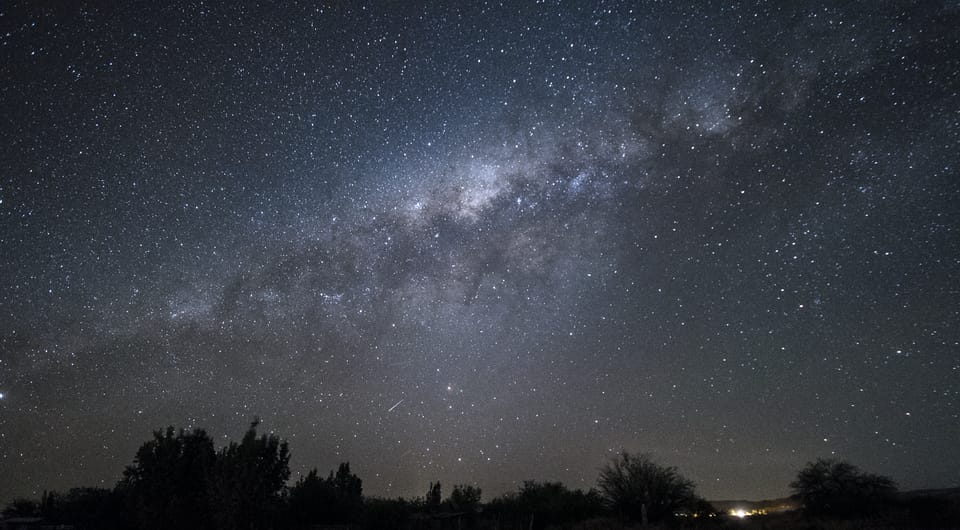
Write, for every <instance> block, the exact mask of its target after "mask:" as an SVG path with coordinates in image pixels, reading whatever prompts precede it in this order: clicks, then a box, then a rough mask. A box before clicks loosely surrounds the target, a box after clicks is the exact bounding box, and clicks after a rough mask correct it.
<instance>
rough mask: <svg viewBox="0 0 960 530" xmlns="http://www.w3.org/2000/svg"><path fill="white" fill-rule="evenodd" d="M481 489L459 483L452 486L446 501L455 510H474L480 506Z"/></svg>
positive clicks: (471, 511)
mask: <svg viewBox="0 0 960 530" xmlns="http://www.w3.org/2000/svg"><path fill="white" fill-rule="evenodd" d="M481 493H482V492H481V490H480V488H478V487H475V486H470V485H467V484H460V485H456V486H454V487H453V491H451V492H450V498H449V499H447V502H448V503H449V504H450V509H451V510H453V511H455V512H470V513H473V512H476V511H477V509H478V508H479V507H480V495H481Z"/></svg>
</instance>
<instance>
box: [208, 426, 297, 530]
mask: <svg viewBox="0 0 960 530" xmlns="http://www.w3.org/2000/svg"><path fill="white" fill-rule="evenodd" d="M259 423H260V422H259V420H254V421H253V423H251V424H250V428H249V429H248V430H247V433H246V434H245V435H244V436H243V440H242V441H241V442H240V443H239V444H238V443H236V442H230V444H229V445H228V446H226V447H224V448H222V449H221V450H220V452H219V453H217V458H216V463H215V465H214V467H213V473H212V478H211V481H210V500H211V515H212V518H213V522H214V525H215V527H216V528H217V529H218V530H239V529H240V528H244V529H249V528H268V527H270V521H271V520H274V519H276V518H278V513H279V512H280V509H281V502H280V501H281V496H280V495H281V492H282V491H283V488H284V485H285V484H286V482H287V479H289V478H290V465H289V464H290V451H289V448H288V446H287V442H281V441H280V438H279V437H277V436H274V435H266V434H264V435H262V436H260V437H259V438H258V437H257V425H259Z"/></svg>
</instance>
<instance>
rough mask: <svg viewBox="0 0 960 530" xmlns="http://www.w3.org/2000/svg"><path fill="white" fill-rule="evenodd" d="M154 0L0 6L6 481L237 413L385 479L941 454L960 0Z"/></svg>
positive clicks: (955, 370)
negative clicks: (636, 462) (631, 457)
mask: <svg viewBox="0 0 960 530" xmlns="http://www.w3.org/2000/svg"><path fill="white" fill-rule="evenodd" d="M163 4H166V3H163V2H158V3H153V4H146V5H141V6H138V7H137V8H136V9H119V8H108V7H106V6H97V5H93V4H85V3H77V4H76V5H70V6H66V5H64V6H58V7H52V6H45V5H37V4H35V3H28V2H11V3H5V4H4V5H3V6H2V7H0V79H2V82H0V108H2V109H4V110H3V112H2V113H0V142H2V145H3V148H2V149H0V501H6V500H9V499H11V498H13V497H17V496H36V495H39V494H40V492H42V491H43V490H45V489H64V488H68V487H71V486H77V485H93V486H96V485H104V486H110V485H112V484H114V483H115V481H116V480H117V479H118V478H119V476H120V473H121V471H122V469H123V466H124V465H125V464H128V463H129V462H130V461H131V459H132V458H133V455H134V453H135V450H136V448H137V447H138V446H139V444H140V443H141V442H143V441H144V440H146V439H147V438H148V437H149V434H150V432H151V431H152V430H153V429H157V428H160V427H163V426H166V425H174V426H178V427H179V426H183V427H204V428H207V429H208V430H209V431H210V433H211V434H212V435H214V436H216V439H217V440H218V441H220V442H221V443H222V442H225V441H226V440H228V439H237V438H238V437H239V436H240V435H241V434H242V432H243V429H245V428H246V426H247V424H248V423H249V421H250V420H251V419H252V418H253V417H254V416H260V417H261V418H263V426H262V427H261V428H265V429H267V430H269V431H272V432H276V433H277V434H279V435H280V436H282V437H284V438H287V439H289V441H290V445H291V450H292V452H293V459H292V461H291V466H292V468H293V469H294V475H296V473H297V472H298V471H305V470H306V469H307V468H310V467H314V466H319V467H320V468H321V469H329V468H332V467H334V466H335V465H336V464H337V463H338V462H340V461H346V460H349V461H350V463H351V466H352V469H353V470H354V471H355V472H356V473H357V474H358V475H359V476H360V477H362V478H363V480H364V492H365V493H367V494H375V495H384V496H391V497H395V496H398V495H404V496H415V495H422V494H423V493H424V492H425V491H426V487H427V485H428V484H429V482H430V481H434V480H440V481H441V482H443V483H444V484H452V483H460V482H468V483H476V484H478V485H480V486H481V487H482V488H483V491H484V494H485V498H490V497H492V496H493V495H496V494H499V493H502V492H504V491H508V490H512V489H514V488H515V487H516V485H517V484H518V483H520V482H521V481H523V480H525V479H539V480H561V481H563V482H565V483H567V484H568V485H570V486H572V487H582V488H588V487H591V486H593V485H594V483H595V480H596V477H597V469H598V468H599V466H600V465H601V464H602V463H603V461H604V459H605V458H606V457H607V456H608V455H610V454H612V453H614V452H617V451H619V450H621V449H627V450H630V451H645V452H651V453H653V454H654V455H655V456H656V458H657V459H658V460H660V461H663V462H664V463H667V464H670V465H675V466H677V467H678V468H679V469H680V471H681V472H682V473H684V474H685V475H687V476H688V477H690V478H691V479H693V480H695V481H696V482H697V484H698V488H699V491H700V492H701V494H703V495H704V496H706V497H707V498H764V497H767V498H769V497H774V496H780V495H784V494H786V493H787V489H788V486H787V485H788V483H789V481H790V480H791V479H792V478H793V476H794V475H795V473H796V471H797V470H798V469H799V468H800V467H802V465H803V464H804V463H805V462H806V461H808V460H811V459H814V458H817V457H820V456H839V457H842V458H846V459H849V460H851V461H852V462H855V463H857V464H858V465H860V466H862V467H863V468H865V469H869V470H871V471H876V472H878V473H883V474H888V475H890V476H892V477H893V478H895V479H896V480H897V481H898V482H899V483H900V485H901V487H902V488H904V489H910V488H920V487H945V486H960V484H958V483H957V477H958V476H960V458H958V457H957V455H956V453H955V448H954V444H955V443H956V440H957V439H960V336H958V333H960V306H958V304H957V300H958V294H960V293H958V291H960V282H958V273H960V238H958V233H957V231H958V226H960V207H958V206H957V205H958V204H960V202H958V201H960V175H958V167H960V155H958V152H960V151H958V145H960V141H958V140H960V95H958V94H960V92H958V91H960V33H958V31H957V29H956V28H958V27H960V8H958V6H957V5H956V4H955V3H950V2H894V3H876V2H865V3H849V4H844V6H840V7H838V6H824V5H821V4H818V3H812V2H810V3H808V2H790V3H766V2H690V3H687V2H677V3H668V4H661V3H652V2H651V3H647V2H597V3H595V4H591V3H588V2H553V1H536V2H502V3H500V2H483V3H443V2H441V3H432V2H431V3H413V4H408V3H379V2H357V3H354V2H323V3H309V2H308V3H303V4H300V3H284V4H283V5H282V6H279V7H278V6H259V5H254V4H247V3H243V2H240V3H227V4H225V5H213V4H207V3H187V2H176V3H174V4H173V5H163ZM237 4H244V5H237ZM461 4H462V5H461Z"/></svg>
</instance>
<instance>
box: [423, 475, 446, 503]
mask: <svg viewBox="0 0 960 530" xmlns="http://www.w3.org/2000/svg"><path fill="white" fill-rule="evenodd" d="M442 501H443V496H442V493H441V491H440V482H439V481H438V482H436V483H433V482H431V483H430V488H429V489H428V490H427V496H426V497H425V499H424V504H425V505H426V507H427V509H428V510H438V509H439V508H440V503H441V502H442Z"/></svg>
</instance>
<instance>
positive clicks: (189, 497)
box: [122, 427, 216, 530]
mask: <svg viewBox="0 0 960 530" xmlns="http://www.w3.org/2000/svg"><path fill="white" fill-rule="evenodd" d="M215 460H216V455H215V454H214V450H213V441H212V440H211V439H210V437H209V436H207V433H206V432H204V431H202V430H199V429H198V430H195V431H193V432H185V431H183V430H180V432H179V433H176V434H174V430H173V427H169V428H167V430H166V431H164V432H161V431H156V432H154V433H153V440H150V441H149V442H147V443H145V444H143V445H142V446H140V449H139V450H138V451H137V456H136V457H135V458H134V463H133V465H131V466H128V467H127V469H126V471H124V474H123V475H124V478H123V482H122V487H123V488H124V489H125V491H126V493H127V500H128V502H129V503H130V509H131V512H132V513H134V514H136V523H137V526H138V528H142V529H144V530H154V529H156V530H161V529H164V528H196V529H198V530H202V529H205V528H210V520H209V517H208V514H209V510H208V509H207V508H208V503H209V502H210V498H209V490H210V479H211V473H212V470H213V466H214V462H215Z"/></svg>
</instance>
